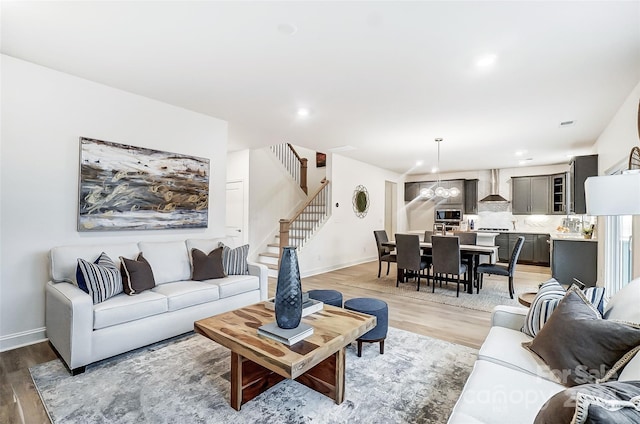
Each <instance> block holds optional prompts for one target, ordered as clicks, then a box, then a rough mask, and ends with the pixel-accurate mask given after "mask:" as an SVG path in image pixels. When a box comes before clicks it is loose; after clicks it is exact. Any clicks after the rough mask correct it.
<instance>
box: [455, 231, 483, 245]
mask: <svg viewBox="0 0 640 424" xmlns="http://www.w3.org/2000/svg"><path fill="white" fill-rule="evenodd" d="M453 235H454V236H457V237H458V238H459V239H460V244H468V245H475V244H478V233H470V232H466V231H460V232H456V233H453Z"/></svg>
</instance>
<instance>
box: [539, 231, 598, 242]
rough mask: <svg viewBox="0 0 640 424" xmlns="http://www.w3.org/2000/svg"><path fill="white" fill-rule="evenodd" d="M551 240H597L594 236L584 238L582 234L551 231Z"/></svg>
mask: <svg viewBox="0 0 640 424" xmlns="http://www.w3.org/2000/svg"><path fill="white" fill-rule="evenodd" d="M551 240H553V241H556V240H566V241H591V242H595V241H598V239H596V238H590V239H586V238H584V236H583V235H582V234H572V233H552V234H551Z"/></svg>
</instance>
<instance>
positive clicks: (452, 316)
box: [0, 261, 549, 424]
mask: <svg viewBox="0 0 640 424" xmlns="http://www.w3.org/2000/svg"><path fill="white" fill-rule="evenodd" d="M384 269H386V268H384V267H383V272H384ZM377 272H378V262H377V261H375V262H368V263H365V264H360V265H356V266H352V267H348V268H343V269H340V270H337V271H332V272H328V273H325V274H319V275H315V276H312V277H307V278H303V279H302V287H303V289H304V290H312V289H336V290H338V291H340V292H342V294H343V296H344V299H345V300H347V299H350V298H354V297H375V298H378V299H382V300H384V301H385V302H387V304H388V305H389V325H391V326H392V327H396V328H400V329H404V330H407V331H412V332H414V333H419V334H423V335H426V336H430V337H435V338H438V339H442V340H446V341H450V342H453V343H458V344H462V345H465V346H469V347H473V348H476V349H477V348H479V347H480V345H481V344H482V342H483V341H484V339H485V337H486V336H487V333H488V332H489V327H490V319H491V314H490V313H489V312H483V311H475V310H471V309H465V308H460V307H456V306H449V305H444V304H441V303H433V302H428V301H424V300H419V299H412V298H407V297H403V296H398V295H393V294H385V293H380V292H379V291H373V290H369V289H366V288H358V287H353V286H347V285H344V282H345V281H354V280H358V279H364V278H366V279H369V278H370V277H371V275H376V274H377ZM391 273H395V266H394V265H392V266H391V271H390V275H391ZM548 278H549V268H544V267H536V266H526V265H518V268H517V271H516V278H515V281H516V287H517V286H518V282H521V283H522V282H531V281H535V282H541V281H544V280H546V279H548ZM275 287H276V280H275V279H273V278H270V279H269V294H270V296H273V295H274V294H275ZM505 290H506V281H505ZM365 346H366V345H365ZM365 348H366V347H365ZM55 358H56V354H55V352H54V351H53V349H52V348H51V346H50V344H49V343H48V342H43V343H38V344H34V345H30V346H26V347H22V348H18V349H14V350H10V351H7V352H3V353H1V354H0V423H11V424H13V423H28V424H34V423H49V422H50V421H49V418H48V416H47V413H46V411H45V410H44V407H43V405H42V402H41V401H40V397H39V395H38V393H37V391H36V389H35V387H34V385H33V381H32V380H31V376H30V374H29V367H31V366H33V365H36V364H40V363H44V362H48V361H51V360H53V359H55Z"/></svg>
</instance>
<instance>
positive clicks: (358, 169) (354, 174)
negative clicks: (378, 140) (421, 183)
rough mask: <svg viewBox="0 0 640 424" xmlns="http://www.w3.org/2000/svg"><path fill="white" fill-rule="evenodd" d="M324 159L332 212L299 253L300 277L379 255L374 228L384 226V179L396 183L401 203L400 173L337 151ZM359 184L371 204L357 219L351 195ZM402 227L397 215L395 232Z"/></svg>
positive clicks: (399, 206)
mask: <svg viewBox="0 0 640 424" xmlns="http://www.w3.org/2000/svg"><path fill="white" fill-rule="evenodd" d="M327 162H328V163H327V175H328V179H329V181H330V189H331V205H332V213H331V217H330V218H329V219H328V220H327V222H326V223H325V224H324V226H323V227H322V229H321V230H320V231H319V232H318V233H317V234H316V236H314V237H313V238H312V239H311V240H310V241H309V242H308V243H307V244H306V245H305V246H304V248H303V249H302V250H301V251H300V252H299V264H300V273H301V275H303V276H308V275H313V274H318V273H321V272H325V271H329V270H333V269H339V268H343V267H345V266H349V265H354V264H358V263H362V262H367V261H371V260H375V259H376V258H377V257H378V253H377V248H376V243H375V239H374V237H373V231H374V230H382V229H384V212H385V181H393V182H397V183H398V197H397V207H398V209H400V208H401V207H402V206H403V202H402V200H401V194H404V190H401V189H400V187H401V185H402V181H401V175H399V174H396V173H394V172H390V171H386V170H383V169H380V168H377V167H375V166H372V165H368V164H365V163H363V162H360V161H356V160H353V159H349V158H346V157H344V156H340V155H337V154H332V155H327ZM358 185H363V186H365V187H366V188H367V191H368V192H369V199H370V206H369V211H368V213H367V215H366V216H365V217H364V218H358V217H357V216H356V215H355V213H354V212H353V206H352V197H353V192H354V190H355V189H356V187H357V186H358ZM336 203H338V204H339V206H336ZM405 230H406V222H405V221H404V220H403V219H400V218H399V219H398V231H405ZM389 236H390V237H393V235H389Z"/></svg>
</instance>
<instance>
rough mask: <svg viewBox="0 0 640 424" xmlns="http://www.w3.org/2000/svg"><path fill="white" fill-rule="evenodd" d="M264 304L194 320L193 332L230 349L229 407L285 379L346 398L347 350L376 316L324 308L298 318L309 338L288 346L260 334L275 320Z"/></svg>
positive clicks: (333, 397)
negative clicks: (307, 329)
mask: <svg viewBox="0 0 640 424" xmlns="http://www.w3.org/2000/svg"><path fill="white" fill-rule="evenodd" d="M264 304H265V302H262V303H257V304H255V305H251V306H247V307H245V308H241V309H236V310H234V311H230V312H225V313H223V314H220V315H216V316H213V317H210V318H205V319H202V320H199V321H196V322H195V324H194V329H195V331H196V333H199V334H202V335H203V336H205V337H207V338H209V339H211V340H213V341H215V342H217V343H219V344H221V345H222V346H224V347H226V348H228V349H230V350H231V407H232V408H233V409H235V410H237V411H239V410H240V407H241V406H242V404H244V403H247V402H248V401H249V400H251V399H253V398H254V397H256V396H258V395H259V394H260V393H262V392H264V391H265V390H267V389H268V388H270V387H272V386H273V385H275V384H277V383H279V382H280V381H282V380H284V379H285V378H289V379H293V380H296V381H297V382H299V383H302V384H304V385H305V386H307V387H310V388H312V389H313V390H315V391H317V392H320V393H322V394H324V395H326V396H328V397H330V398H331V399H333V400H334V401H335V402H336V403H337V404H340V403H342V401H343V400H344V371H345V347H346V346H347V345H348V344H349V343H351V342H353V341H354V340H356V339H357V338H358V337H360V336H361V335H363V334H364V333H366V332H367V331H369V330H371V329H372V328H374V327H375V325H376V317H374V316H371V315H367V314H361V313H359V312H354V311H348V310H345V309H342V308H336V307H334V306H330V305H324V309H323V310H322V311H318V312H316V313H314V314H311V315H308V316H306V317H304V318H302V322H304V323H306V324H309V325H311V326H312V327H313V335H312V336H309V337H307V338H306V339H304V340H303V341H301V342H298V343H296V344H294V345H292V346H287V345H285V344H282V343H279V342H277V341H275V340H272V339H270V338H268V337H264V336H259V335H258V333H257V329H258V327H260V326H261V325H263V324H266V323H268V322H272V321H275V314H274V312H273V311H271V310H269V309H267V308H266V307H265V305H264Z"/></svg>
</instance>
